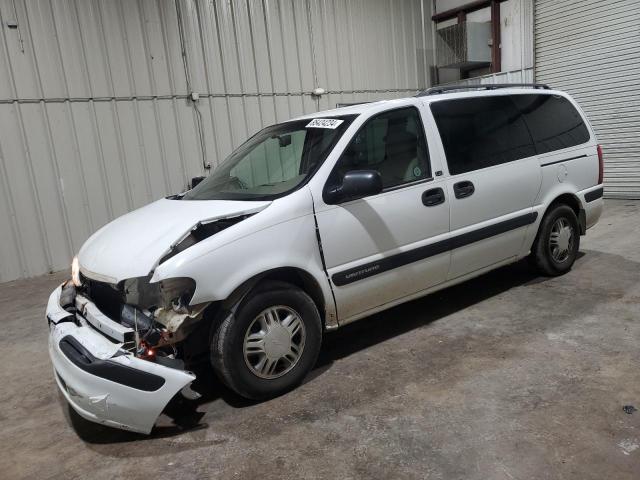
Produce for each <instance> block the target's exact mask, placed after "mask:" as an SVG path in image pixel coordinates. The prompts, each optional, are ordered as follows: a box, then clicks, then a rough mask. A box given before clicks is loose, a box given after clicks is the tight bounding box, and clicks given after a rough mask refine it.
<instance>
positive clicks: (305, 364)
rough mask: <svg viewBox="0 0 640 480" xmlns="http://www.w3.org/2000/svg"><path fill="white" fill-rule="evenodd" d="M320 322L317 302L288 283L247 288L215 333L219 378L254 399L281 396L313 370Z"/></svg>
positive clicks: (214, 355) (213, 349)
mask: <svg viewBox="0 0 640 480" xmlns="http://www.w3.org/2000/svg"><path fill="white" fill-rule="evenodd" d="M321 341H322V323H321V321H320V315H319V313H318V309H317V307H316V305H315V303H314V302H313V300H312V299H311V298H310V297H309V296H308V295H307V294H306V293H305V292H304V291H302V290H300V289H299V288H297V287H296V286H294V285H291V284H288V283H285V282H268V283H266V284H263V285H261V286H259V287H258V288H256V289H255V290H253V291H252V292H249V294H248V295H247V296H246V297H245V299H244V300H243V301H242V303H241V304H240V305H239V307H238V308H237V309H236V311H235V314H234V315H229V316H228V317H227V318H226V319H225V320H224V321H223V322H222V323H221V324H220V325H219V326H217V328H216V330H215V331H214V332H213V337H212V344H211V360H212V364H213V367H214V370H215V372H216V374H217V375H218V377H220V379H221V380H222V381H223V382H224V383H225V384H226V385H227V386H228V387H229V388H231V389H232V390H234V391H235V392H236V393H238V394H239V395H241V396H243V397H246V398H250V399H253V400H261V399H266V398H272V397H275V396H278V395H280V394H282V393H284V392H286V391H288V390H291V389H292V388H294V387H295V386H297V385H298V384H300V383H301V382H302V380H303V379H304V377H305V376H306V375H307V373H308V372H309V371H310V370H311V368H313V366H314V364H315V362H316V359H317V357H318V352H319V351H320V344H321Z"/></svg>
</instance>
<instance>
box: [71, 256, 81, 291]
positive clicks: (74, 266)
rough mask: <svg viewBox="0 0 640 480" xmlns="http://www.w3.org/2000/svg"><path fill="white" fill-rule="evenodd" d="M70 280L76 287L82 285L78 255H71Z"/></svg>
mask: <svg viewBox="0 0 640 480" xmlns="http://www.w3.org/2000/svg"><path fill="white" fill-rule="evenodd" d="M71 282H73V284H74V285H75V286H76V287H77V288H80V287H81V286H82V280H80V262H78V257H73V260H72V261H71Z"/></svg>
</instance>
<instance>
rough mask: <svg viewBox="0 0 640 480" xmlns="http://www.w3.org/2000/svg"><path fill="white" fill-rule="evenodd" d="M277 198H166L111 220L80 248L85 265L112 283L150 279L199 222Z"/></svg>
mask: <svg viewBox="0 0 640 480" xmlns="http://www.w3.org/2000/svg"><path fill="white" fill-rule="evenodd" d="M270 203H271V202H249V201H232V200H203V201H199V200H168V199H162V200H158V201H157V202H153V203H150V204H149V205H146V206H144V207H142V208H139V209H138V210H134V211H133V212H130V213H128V214H126V215H123V216H122V217H119V218H117V219H115V220H114V221H112V222H110V223H108V224H107V225H105V226H104V227H102V228H101V229H100V230H98V231H97V232H96V233H94V234H93V235H92V236H91V237H90V238H89V240H87V241H86V242H85V244H84V245H83V246H82V248H81V249H80V253H79V254H78V260H79V262H80V269H81V271H82V272H83V274H85V275H86V276H88V277H89V278H93V279H95V280H101V281H105V282H110V283H117V282H119V281H121V280H125V279H127V278H133V277H144V276H146V275H148V274H149V273H150V272H151V270H152V269H153V268H154V267H155V266H156V264H157V263H158V261H159V260H160V258H161V257H162V256H163V255H164V254H165V253H167V251H168V250H169V248H170V247H171V246H172V245H173V244H174V243H175V242H176V241H178V240H180V239H181V238H182V237H183V236H184V235H185V234H186V233H187V232H188V231H190V230H191V229H192V228H193V227H194V226H195V225H197V224H198V223H199V222H208V221H212V220H219V219H222V218H229V217H236V216H239V215H247V214H250V213H257V212H259V211H261V210H263V209H264V208H266V207H267V206H268V205H269V204H270Z"/></svg>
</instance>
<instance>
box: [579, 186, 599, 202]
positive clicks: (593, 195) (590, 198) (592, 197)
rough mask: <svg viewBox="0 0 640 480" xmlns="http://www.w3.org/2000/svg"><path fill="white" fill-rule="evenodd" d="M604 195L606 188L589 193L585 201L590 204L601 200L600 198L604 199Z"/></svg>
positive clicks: (585, 196) (585, 195)
mask: <svg viewBox="0 0 640 480" xmlns="http://www.w3.org/2000/svg"><path fill="white" fill-rule="evenodd" d="M603 195H604V188H603V187H600V188H598V189H596V190H593V191H591V192H587V193H585V194H584V199H585V201H586V202H587V203H589V202H593V201H594V200H597V199H599V198H600V197H602V196H603Z"/></svg>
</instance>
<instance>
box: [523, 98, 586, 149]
mask: <svg viewBox="0 0 640 480" xmlns="http://www.w3.org/2000/svg"><path fill="white" fill-rule="evenodd" d="M511 98H512V99H513V102H514V103H515V105H516V106H517V107H518V110H520V112H521V113H522V115H523V116H524V118H525V120H526V122H527V125H528V127H529V130H530V131H531V136H532V137H533V142H534V144H535V147H536V152H537V153H538V154H542V153H547V152H553V151H555V150H561V149H563V148H568V147H574V146H576V145H581V144H583V143H586V142H588V141H589V138H590V135H589V130H588V129H587V126H586V125H585V124H584V120H583V119H582V116H581V115H580V113H579V112H578V110H576V108H575V107H574V106H573V104H572V103H571V102H570V101H569V100H567V99H566V98H565V97H562V96H559V95H541V94H537V95H536V94H531V95H529V94H523V95H512V96H511Z"/></svg>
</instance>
